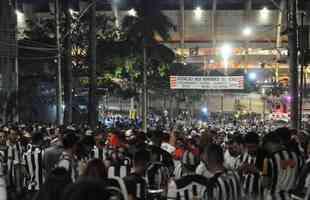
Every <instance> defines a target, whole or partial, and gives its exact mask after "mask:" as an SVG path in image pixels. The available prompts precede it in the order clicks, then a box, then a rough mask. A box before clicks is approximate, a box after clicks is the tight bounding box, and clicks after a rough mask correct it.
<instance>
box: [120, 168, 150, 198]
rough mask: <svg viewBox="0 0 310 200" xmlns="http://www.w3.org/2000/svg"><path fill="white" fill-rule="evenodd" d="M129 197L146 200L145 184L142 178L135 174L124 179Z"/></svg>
mask: <svg viewBox="0 0 310 200" xmlns="http://www.w3.org/2000/svg"><path fill="white" fill-rule="evenodd" d="M124 182H125V184H126V187H127V191H128V194H129V195H132V196H133V197H136V198H137V199H138V200H146V199H147V184H146V180H145V178H144V177H141V176H139V175H137V174H135V173H133V174H131V175H129V176H127V177H125V178H124Z"/></svg>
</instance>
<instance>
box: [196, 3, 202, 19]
mask: <svg viewBox="0 0 310 200" xmlns="http://www.w3.org/2000/svg"><path fill="white" fill-rule="evenodd" d="M194 13H195V18H196V19H197V20H199V19H201V16H202V13H203V10H202V9H201V7H199V6H198V7H197V8H196V9H195V10H194Z"/></svg>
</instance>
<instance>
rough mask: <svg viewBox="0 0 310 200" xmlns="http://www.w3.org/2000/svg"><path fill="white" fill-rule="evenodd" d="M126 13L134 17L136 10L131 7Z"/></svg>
mask: <svg viewBox="0 0 310 200" xmlns="http://www.w3.org/2000/svg"><path fill="white" fill-rule="evenodd" d="M128 15H130V16H133V17H136V16H137V12H136V10H135V9H133V8H132V9H130V10H128Z"/></svg>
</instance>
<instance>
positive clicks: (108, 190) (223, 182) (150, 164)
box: [0, 124, 310, 200]
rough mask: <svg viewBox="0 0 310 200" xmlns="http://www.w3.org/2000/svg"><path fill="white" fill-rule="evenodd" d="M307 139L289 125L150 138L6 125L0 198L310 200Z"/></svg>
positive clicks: (152, 133) (0, 148) (131, 132)
mask: <svg viewBox="0 0 310 200" xmlns="http://www.w3.org/2000/svg"><path fill="white" fill-rule="evenodd" d="M256 128H259V127H256ZM240 130H242V131H240ZM309 141H310V138H308V135H307V134H305V133H304V132H297V131H295V130H291V129H289V128H278V129H276V130H270V131H268V132H263V133H262V132H259V131H256V130H255V129H248V130H246V129H244V128H242V127H231V126H230V127H229V129H227V128H226V127H225V125H219V126H214V124H213V125H208V124H207V125H206V126H205V127H201V128H199V129H198V128H195V129H194V128H193V129H187V130H186V131H182V130H181V131H180V130H169V131H167V130H160V129H154V130H149V131H148V132H147V133H144V132H142V131H140V130H137V129H126V130H118V129H115V128H114V129H100V128H99V129H97V130H95V131H92V130H89V129H88V127H87V126H74V125H70V126H61V127H56V126H52V125H48V126H47V125H36V124H35V125H29V126H28V125H17V124H16V125H7V126H3V127H2V128H1V129H0V200H24V199H25V200H99V199H102V200H106V199H111V200H112V199H113V200H114V199H115V200H153V199H154V200H155V199H172V200H209V199H210V200H239V199H247V200H260V199H270V200H289V199H306V200H308V199H310V162H308V156H309V154H310V151H309V150H310V148H309V147H310V145H309V144H310V142H309ZM308 188H309V190H308Z"/></svg>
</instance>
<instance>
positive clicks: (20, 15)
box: [15, 10, 25, 28]
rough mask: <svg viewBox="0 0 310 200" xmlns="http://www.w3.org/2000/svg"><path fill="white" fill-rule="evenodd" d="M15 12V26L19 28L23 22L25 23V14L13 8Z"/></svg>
mask: <svg viewBox="0 0 310 200" xmlns="http://www.w3.org/2000/svg"><path fill="white" fill-rule="evenodd" d="M15 13H16V18H17V27H18V28H21V27H23V26H24V23H25V15H24V13H23V12H21V11H19V10H15Z"/></svg>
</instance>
